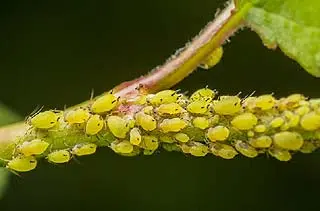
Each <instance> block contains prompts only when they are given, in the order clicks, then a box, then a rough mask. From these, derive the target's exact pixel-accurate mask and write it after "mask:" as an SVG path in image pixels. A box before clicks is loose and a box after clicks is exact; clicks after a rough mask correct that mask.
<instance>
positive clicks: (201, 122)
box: [192, 117, 210, 130]
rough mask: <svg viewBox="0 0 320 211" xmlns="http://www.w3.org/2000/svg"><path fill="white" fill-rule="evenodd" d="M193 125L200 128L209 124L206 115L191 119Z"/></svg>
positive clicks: (205, 127)
mask: <svg viewBox="0 0 320 211" xmlns="http://www.w3.org/2000/svg"><path fill="white" fill-rule="evenodd" d="M192 124H193V126H195V127H196V128H199V129H201V130H204V129H207V128H208V127H209V125H210V121H209V120H208V119H207V118H206V117H195V118H194V119H193V120H192Z"/></svg>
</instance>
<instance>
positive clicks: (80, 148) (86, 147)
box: [71, 143, 97, 156]
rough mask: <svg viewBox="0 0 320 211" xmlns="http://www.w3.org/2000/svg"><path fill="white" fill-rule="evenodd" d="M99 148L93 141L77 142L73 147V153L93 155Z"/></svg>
mask: <svg viewBox="0 0 320 211" xmlns="http://www.w3.org/2000/svg"><path fill="white" fill-rule="evenodd" d="M96 150H97V145H96V144H93V143H86V144H77V145H76V146H74V147H73V148H72V151H71V153H72V154H74V155H77V156H83V155H91V154H94V153H95V152H96Z"/></svg>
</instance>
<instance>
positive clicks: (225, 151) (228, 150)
mask: <svg viewBox="0 0 320 211" xmlns="http://www.w3.org/2000/svg"><path fill="white" fill-rule="evenodd" d="M210 150H211V152H212V154H214V155H216V156H219V157H221V158H223V159H228V160H229V159H232V158H234V157H235V156H236V155H237V154H238V152H237V151H236V150H235V149H234V148H233V147H232V146H229V145H227V144H220V143H214V144H213V145H212V146H211V148H210Z"/></svg>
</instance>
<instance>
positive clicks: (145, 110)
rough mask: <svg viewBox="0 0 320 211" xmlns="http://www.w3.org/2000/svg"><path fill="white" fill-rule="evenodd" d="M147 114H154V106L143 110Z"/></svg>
mask: <svg viewBox="0 0 320 211" xmlns="http://www.w3.org/2000/svg"><path fill="white" fill-rule="evenodd" d="M142 111H143V112H144V113H145V114H153V106H146V107H144V108H143V109H142Z"/></svg>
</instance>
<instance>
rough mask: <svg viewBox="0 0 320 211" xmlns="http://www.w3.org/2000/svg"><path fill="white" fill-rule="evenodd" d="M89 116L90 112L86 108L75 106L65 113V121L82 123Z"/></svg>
mask: <svg viewBox="0 0 320 211" xmlns="http://www.w3.org/2000/svg"><path fill="white" fill-rule="evenodd" d="M89 117H90V113H89V111H88V110H87V109H84V108H77V109H75V110H72V111H69V112H68V113H67V114H66V115H65V121H66V122H68V123H69V124H82V123H85V122H86V121H87V120H88V119H89Z"/></svg>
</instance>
